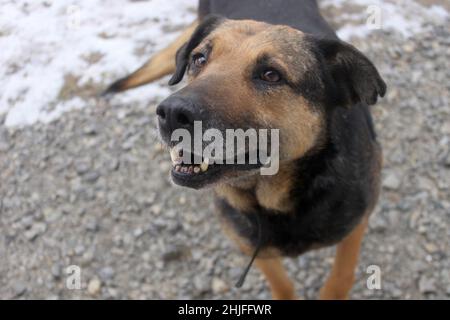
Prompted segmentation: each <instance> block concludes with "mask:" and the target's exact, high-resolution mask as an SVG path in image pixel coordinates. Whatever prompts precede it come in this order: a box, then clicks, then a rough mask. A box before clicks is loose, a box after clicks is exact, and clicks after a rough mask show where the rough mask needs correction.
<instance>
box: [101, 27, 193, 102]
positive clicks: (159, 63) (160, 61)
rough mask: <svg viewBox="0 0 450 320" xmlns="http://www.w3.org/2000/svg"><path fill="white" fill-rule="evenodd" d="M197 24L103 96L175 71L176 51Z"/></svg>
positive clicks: (140, 84)
mask: <svg viewBox="0 0 450 320" xmlns="http://www.w3.org/2000/svg"><path fill="white" fill-rule="evenodd" d="M197 25H198V22H197V21H196V22H194V23H193V24H191V25H190V26H189V27H188V28H187V29H186V30H185V31H184V32H183V33H182V34H181V35H180V36H179V37H178V38H177V39H176V40H175V41H174V42H172V44H171V45H169V46H168V47H167V48H165V49H164V50H162V51H160V52H158V53H157V54H156V55H155V56H153V57H152V58H151V59H150V60H148V61H147V62H146V63H145V64H144V65H143V66H142V67H140V68H139V69H137V70H136V71H135V72H133V73H132V74H130V75H128V76H126V77H125V78H122V79H119V80H117V81H116V82H114V83H113V84H111V85H110V86H109V88H108V89H107V90H106V91H105V94H108V93H115V92H121V91H125V90H128V89H131V88H135V87H138V86H142V85H144V84H147V83H149V82H152V81H155V80H157V79H159V78H162V77H163V76H166V75H168V74H171V73H173V72H174V71H175V55H176V53H177V50H178V49H179V48H180V47H181V46H182V45H183V44H184V43H185V42H187V41H188V40H189V38H190V37H191V35H192V33H193V32H194V30H195V28H196V27H197Z"/></svg>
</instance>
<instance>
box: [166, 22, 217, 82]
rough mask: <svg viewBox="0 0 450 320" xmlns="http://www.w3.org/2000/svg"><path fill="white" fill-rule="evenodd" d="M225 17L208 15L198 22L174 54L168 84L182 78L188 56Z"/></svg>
mask: <svg viewBox="0 0 450 320" xmlns="http://www.w3.org/2000/svg"><path fill="white" fill-rule="evenodd" d="M224 20H225V19H224V18H223V17H221V16H218V15H209V16H207V17H205V19H204V20H203V21H202V22H201V23H200V24H199V26H198V27H197V29H195V31H194V33H193V34H192V37H191V39H190V40H189V41H188V42H186V43H185V44H184V45H182V46H181V48H180V49H178V51H177V55H176V69H175V73H174V74H173V76H172V78H171V79H170V81H169V85H175V84H177V83H179V82H180V81H181V80H183V77H184V73H185V72H186V68H187V66H188V63H189V56H190V54H191V52H192V50H194V49H195V48H196V47H197V46H198V45H199V44H200V43H201V42H202V41H203V39H205V38H206V37H207V36H208V35H209V34H210V33H211V32H212V31H213V30H214V29H215V28H216V27H217V26H218V25H220V24H221V23H222V22H223V21H224Z"/></svg>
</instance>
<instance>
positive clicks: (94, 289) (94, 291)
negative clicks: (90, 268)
mask: <svg viewBox="0 0 450 320" xmlns="http://www.w3.org/2000/svg"><path fill="white" fill-rule="evenodd" d="M101 288H102V283H101V281H100V280H99V279H97V278H94V279H91V280H90V281H89V284H88V287H87V289H88V293H89V294H90V295H91V296H96V295H98V294H99V293H100V290H101Z"/></svg>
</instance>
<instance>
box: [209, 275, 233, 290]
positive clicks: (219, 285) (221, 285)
mask: <svg viewBox="0 0 450 320" xmlns="http://www.w3.org/2000/svg"><path fill="white" fill-rule="evenodd" d="M211 289H212V291H213V293H214V294H222V293H225V292H227V291H228V290H229V287H228V285H227V284H226V283H225V281H223V280H222V279H220V278H217V277H214V278H213V279H212V281H211Z"/></svg>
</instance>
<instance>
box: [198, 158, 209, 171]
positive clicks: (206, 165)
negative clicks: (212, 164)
mask: <svg viewBox="0 0 450 320" xmlns="http://www.w3.org/2000/svg"><path fill="white" fill-rule="evenodd" d="M208 167H209V159H208V158H205V160H203V162H202V164H201V165H200V169H201V170H202V171H203V172H205V171H206V170H208Z"/></svg>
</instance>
